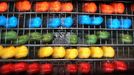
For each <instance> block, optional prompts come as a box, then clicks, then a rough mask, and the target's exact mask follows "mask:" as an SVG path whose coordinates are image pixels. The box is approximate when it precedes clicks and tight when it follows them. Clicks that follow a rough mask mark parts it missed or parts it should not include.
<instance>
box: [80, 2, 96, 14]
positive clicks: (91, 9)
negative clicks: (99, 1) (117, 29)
mask: <svg viewBox="0 0 134 75" xmlns="http://www.w3.org/2000/svg"><path fill="white" fill-rule="evenodd" d="M82 11H83V12H87V13H95V12H96V11H97V5H96V4H95V3H94V2H91V3H85V4H84V5H83V6H82Z"/></svg>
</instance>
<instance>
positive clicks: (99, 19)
mask: <svg viewBox="0 0 134 75" xmlns="http://www.w3.org/2000/svg"><path fill="white" fill-rule="evenodd" d="M102 22H103V18H102V17H101V16H99V17H91V24H92V25H100V24H101V23H102Z"/></svg>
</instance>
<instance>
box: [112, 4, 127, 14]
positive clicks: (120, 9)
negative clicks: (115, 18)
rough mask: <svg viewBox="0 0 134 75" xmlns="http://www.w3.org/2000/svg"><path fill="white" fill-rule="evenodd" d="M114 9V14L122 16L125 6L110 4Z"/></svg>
mask: <svg viewBox="0 0 134 75" xmlns="http://www.w3.org/2000/svg"><path fill="white" fill-rule="evenodd" d="M111 5H112V6H113V8H114V13H119V14H122V13H124V11H125V6H124V4H123V3H112V4H111Z"/></svg>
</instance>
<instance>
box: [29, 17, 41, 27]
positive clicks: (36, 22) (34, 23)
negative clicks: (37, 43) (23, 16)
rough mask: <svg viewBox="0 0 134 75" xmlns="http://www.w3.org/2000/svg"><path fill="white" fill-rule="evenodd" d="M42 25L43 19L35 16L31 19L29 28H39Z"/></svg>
mask: <svg viewBox="0 0 134 75" xmlns="http://www.w3.org/2000/svg"><path fill="white" fill-rule="evenodd" d="M41 25H42V19H41V18H40V17H35V18H32V19H30V20H29V28H39V27H40V26H41Z"/></svg>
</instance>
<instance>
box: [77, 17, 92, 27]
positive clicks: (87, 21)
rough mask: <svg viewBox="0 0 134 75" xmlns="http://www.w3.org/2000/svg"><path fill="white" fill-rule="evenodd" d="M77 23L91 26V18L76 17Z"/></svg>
mask: <svg viewBox="0 0 134 75" xmlns="http://www.w3.org/2000/svg"><path fill="white" fill-rule="evenodd" d="M78 22H79V24H85V25H90V24H91V18H90V16H88V15H80V16H79V17H78Z"/></svg>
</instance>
